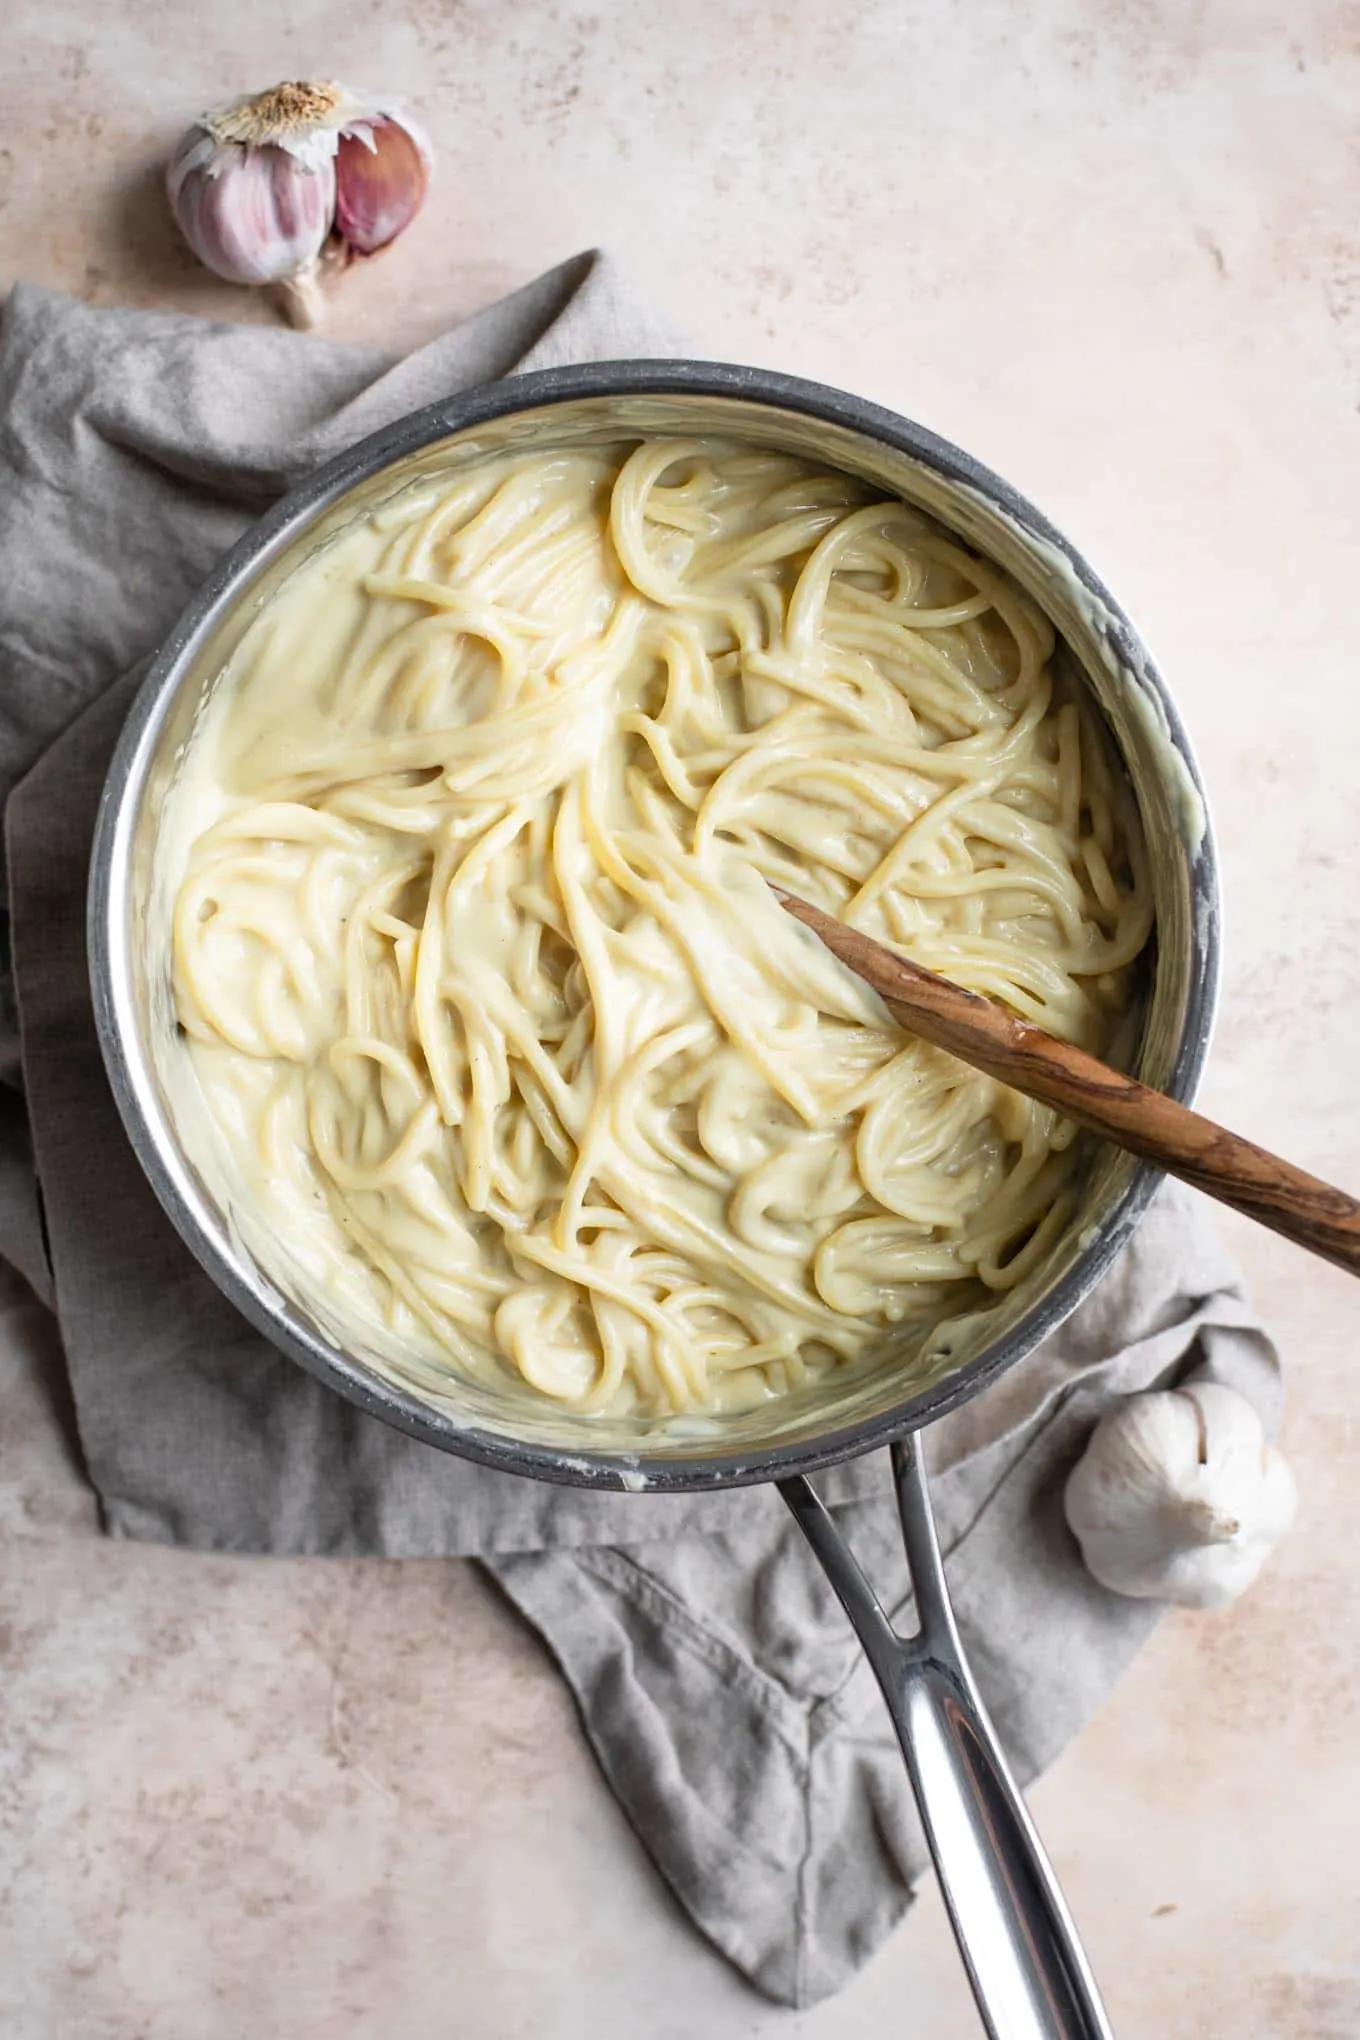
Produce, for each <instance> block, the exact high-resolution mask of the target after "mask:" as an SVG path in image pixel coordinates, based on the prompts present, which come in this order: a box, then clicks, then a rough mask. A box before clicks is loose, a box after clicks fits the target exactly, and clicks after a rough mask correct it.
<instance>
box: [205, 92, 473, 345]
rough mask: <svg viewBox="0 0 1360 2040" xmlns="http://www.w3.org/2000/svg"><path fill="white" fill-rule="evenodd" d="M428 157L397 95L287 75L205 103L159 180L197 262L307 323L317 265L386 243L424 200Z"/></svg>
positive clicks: (317, 313)
mask: <svg viewBox="0 0 1360 2040" xmlns="http://www.w3.org/2000/svg"><path fill="white" fill-rule="evenodd" d="M432 162H433V158H432V155H431V151H430V145H429V142H428V141H427V139H426V137H425V135H424V133H423V132H422V130H421V129H420V128H419V127H418V126H417V124H416V123H415V121H414V120H412V118H411V117H410V115H409V114H407V113H405V112H404V111H402V110H400V109H399V108H398V107H397V106H396V105H395V104H394V102H392V101H390V100H382V99H375V98H373V97H371V96H370V95H368V94H366V93H361V92H355V91H352V90H351V89H350V88H349V87H348V86H346V85H336V84H331V83H329V82H325V83H309V82H306V81H293V82H290V83H286V84H283V85H275V86H273V87H271V89H270V90H269V91H268V92H257V93H254V94H252V95H251V96H250V97H249V98H246V99H235V100H233V101H232V102H231V104H230V105H229V106H222V107H219V108H218V109H217V110H216V112H214V113H205V114H204V115H203V116H202V118H201V119H200V120H199V121H198V122H197V123H196V124H195V125H194V126H193V127H191V128H190V129H189V131H188V133H187V134H185V135H184V136H182V137H181V140H180V143H179V146H178V147H177V148H176V150H175V153H174V155H173V156H172V157H171V159H170V164H169V167H168V169H167V171H166V191H167V194H168V196H169V199H170V209H171V211H172V212H173V213H174V215H175V219H176V221H177V222H178V224H179V228H180V231H181V233H182V234H183V235H184V238H185V240H186V241H187V242H188V243H189V246H190V247H191V248H192V249H193V251H194V253H195V255H197V257H198V259H199V261H200V262H202V263H204V264H206V266H207V267H208V268H209V269H211V270H213V271H214V272H215V274H216V275H218V276H222V277H225V278H226V280H227V282H228V283H246V284H269V285H272V286H273V287H274V289H275V290H276V291H277V292H278V294H279V296H280V299H281V300H282V303H283V306H284V309H285V311H286V312H287V314H288V316H289V318H290V319H291V320H292V321H293V323H294V325H299V326H312V325H316V324H317V323H319V321H320V318H321V304H322V300H321V291H320V277H321V274H322V271H323V268H324V269H325V270H327V271H329V270H331V269H340V268H343V267H344V266H345V264H346V263H348V262H349V261H351V260H352V259H353V258H354V257H355V256H362V255H376V254H378V253H380V252H381V250H382V249H384V248H386V247H388V246H390V245H391V243H392V242H393V241H395V240H396V238H397V236H398V234H400V233H402V232H404V230H405V229H406V228H407V227H408V226H409V225H410V223H411V221H412V220H413V219H414V218H415V215H416V213H417V212H418V211H419V210H420V207H421V206H422V205H423V204H424V201H425V194H426V192H427V190H428V189H429V183H430V170H431V164H432Z"/></svg>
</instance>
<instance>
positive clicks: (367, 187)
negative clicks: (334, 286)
mask: <svg viewBox="0 0 1360 2040" xmlns="http://www.w3.org/2000/svg"><path fill="white" fill-rule="evenodd" d="M432 161H433V157H432V154H431V151H430V146H429V144H428V142H427V141H426V139H425V137H424V135H423V133H422V132H421V130H420V129H419V128H418V127H417V126H416V124H415V122H414V121H412V120H411V119H410V118H409V117H407V116H403V117H402V119H401V120H397V119H395V118H389V117H386V116H380V117H379V118H377V119H375V120H372V121H365V122H361V123H357V124H356V125H355V126H354V127H353V128H351V129H350V130H349V131H348V132H346V133H345V134H342V135H341V137H340V140H339V143H338V145H337V148H336V152H335V186H336V196H335V232H336V235H337V237H338V239H339V240H340V241H341V242H343V244H344V246H345V247H346V249H347V250H349V251H350V252H351V253H352V254H355V255H376V254H378V253H379V252H380V250H381V249H383V248H386V247H388V246H390V244H391V243H392V242H393V241H395V240H396V238H397V236H398V234H401V233H404V232H405V230H406V228H407V227H409V226H410V224H411V221H412V220H413V219H414V218H415V216H416V214H417V213H418V212H419V211H420V208H421V206H422V205H423V204H424V203H425V194H426V192H427V191H428V190H429V188H430V168H431V164H432Z"/></svg>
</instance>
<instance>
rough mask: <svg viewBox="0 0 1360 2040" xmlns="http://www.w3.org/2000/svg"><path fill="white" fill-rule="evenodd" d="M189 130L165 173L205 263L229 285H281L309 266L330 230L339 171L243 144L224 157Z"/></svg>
mask: <svg viewBox="0 0 1360 2040" xmlns="http://www.w3.org/2000/svg"><path fill="white" fill-rule="evenodd" d="M202 138H203V130H201V129H200V130H194V129H191V130H190V132H189V134H188V135H187V136H186V137H185V141H184V142H183V143H181V145H180V149H179V150H177V151H176V154H175V157H174V159H173V160H172V162H171V165H170V170H169V172H168V175H167V180H166V182H167V188H168V190H169V193H170V202H171V205H172V207H173V208H174V213H175V217H176V219H177V220H178V222H179V225H180V229H181V231H182V233H183V235H184V238H185V240H186V241H187V242H188V243H189V246H190V247H191V248H192V249H193V251H194V253H195V255H197V257H198V259H199V261H200V262H202V263H204V264H206V266H207V267H208V268H209V269H211V270H212V271H213V273H214V274H215V275H217V276H221V277H224V278H225V279H226V281H227V282H228V283H246V284H262V283H281V282H284V281H287V280H289V279H291V278H294V277H297V276H299V275H302V274H304V273H305V272H307V271H308V270H310V269H311V268H312V267H313V266H314V265H315V263H316V261H317V258H318V257H319V255H320V253H321V250H322V248H323V247H324V246H325V244H326V237H327V235H328V234H329V232H330V224H331V216H332V213H333V212H334V209H335V170H334V166H333V165H332V164H331V163H323V164H321V165H320V167H319V168H317V169H315V170H312V169H307V168H305V167H304V166H303V165H302V164H300V163H299V162H298V161H297V160H296V158H295V157H293V156H291V155H290V154H289V153H288V152H287V151H286V150H284V149H278V148H274V147H272V146H267V147H264V148H256V149H248V150H247V149H242V150H240V151H238V152H237V153H236V154H235V155H233V157H232V158H231V159H230V160H229V161H227V162H225V163H224V162H222V161H221V160H220V159H218V158H217V157H215V156H214V155H213V154H212V153H209V154H207V155H205V154H204V152H203V149H202V146H201V143H202Z"/></svg>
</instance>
